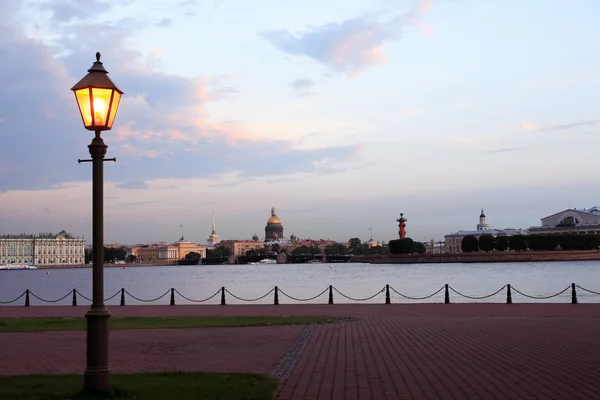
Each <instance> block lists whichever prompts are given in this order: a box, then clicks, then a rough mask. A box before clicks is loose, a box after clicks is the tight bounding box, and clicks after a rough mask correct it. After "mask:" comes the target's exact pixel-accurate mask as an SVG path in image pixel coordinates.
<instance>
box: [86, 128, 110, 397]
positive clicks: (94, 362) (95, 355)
mask: <svg viewBox="0 0 600 400" xmlns="http://www.w3.org/2000/svg"><path fill="white" fill-rule="evenodd" d="M100 133H101V131H96V136H95V137H94V139H92V143H91V144H90V145H89V146H88V148H89V150H90V155H91V156H92V253H93V254H92V260H93V266H92V288H93V291H92V305H91V307H90V309H89V310H88V312H87V313H86V314H85V317H86V319H87V340H86V346H87V351H86V354H87V360H86V368H85V374H84V388H85V390H86V391H92V392H106V391H108V390H109V389H110V383H111V382H110V381H111V371H110V362H109V351H108V346H109V330H108V321H109V318H110V311H108V309H107V308H106V306H105V305H104V165H103V163H104V156H105V155H106V150H107V146H106V145H105V144H104V141H103V140H102V138H101V137H100Z"/></svg>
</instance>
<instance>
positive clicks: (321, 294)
mask: <svg viewBox="0 0 600 400" xmlns="http://www.w3.org/2000/svg"><path fill="white" fill-rule="evenodd" d="M328 290H329V287H326V288H325V290H323V291H322V292H321V293H319V294H318V295H316V296H314V297H311V298H308V299H299V298H297V297H293V296H290V295H289V294H287V293H286V292H284V291H283V290H281V289H279V293H281V294H282V295H284V296H285V297H287V298H289V299H292V300H295V301H311V300H314V299H316V298H318V297H321V296H323V294H325V292H327V291H328Z"/></svg>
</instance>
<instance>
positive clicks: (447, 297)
mask: <svg viewBox="0 0 600 400" xmlns="http://www.w3.org/2000/svg"><path fill="white" fill-rule="evenodd" d="M444 288H445V289H444V304H450V291H449V290H448V284H447V283H446V285H444Z"/></svg>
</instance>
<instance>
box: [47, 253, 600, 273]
mask: <svg viewBox="0 0 600 400" xmlns="http://www.w3.org/2000/svg"><path fill="white" fill-rule="evenodd" d="M598 260H600V251H597V250H583V251H519V252H502V253H500V252H498V253H495V252H490V253H485V252H477V253H452V254H449V253H448V254H446V253H442V254H408V255H389V256H380V255H371V256H355V257H352V258H351V259H350V260H349V261H348V263H370V264H437V263H473V264H479V263H502V262H505V263H510V262H567V261H598ZM203 265H205V264H198V266H203ZM206 265H208V264H206ZM164 266H178V264H177V263H161V264H156V263H152V264H147V263H127V264H104V267H105V268H136V267H164ZM91 267H92V265H91V264H79V265H40V266H38V269H41V270H43V269H48V270H50V269H67V268H91Z"/></svg>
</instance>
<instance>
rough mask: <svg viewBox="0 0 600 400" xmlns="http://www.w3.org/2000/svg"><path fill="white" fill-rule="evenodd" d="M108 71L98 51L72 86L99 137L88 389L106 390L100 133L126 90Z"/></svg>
mask: <svg viewBox="0 0 600 400" xmlns="http://www.w3.org/2000/svg"><path fill="white" fill-rule="evenodd" d="M107 74H108V72H107V71H106V70H105V69H104V67H103V66H102V63H101V62H100V53H96V62H95V63H94V65H93V66H92V67H91V68H90V69H88V74H87V75H86V76H85V77H84V78H83V79H82V80H80V81H79V82H78V83H77V84H76V85H75V86H73V87H72V88H71V90H72V91H73V92H75V99H76V100H77V106H78V107H79V112H80V113H81V118H82V120H83V125H84V126H85V129H87V130H90V131H94V133H95V137H94V138H93V139H92V143H91V144H90V145H89V146H88V149H89V151H90V156H91V157H92V158H91V159H89V160H78V162H80V163H81V162H91V163H92V242H93V245H92V262H93V265H92V287H93V289H92V305H91V307H90V309H89V310H88V312H87V313H86V314H85V318H86V320H87V338H86V347H87V352H86V368H85V375H84V389H85V390H86V391H92V392H104V391H108V390H109V389H110V383H111V382H110V381H111V375H110V374H111V371H110V362H109V350H108V348H109V329H108V320H109V318H110V311H108V309H107V308H106V306H105V305H104V170H103V169H104V168H103V163H104V161H116V159H115V158H104V156H105V155H106V150H107V148H108V146H106V145H105V144H104V141H103V140H102V137H100V134H101V133H102V131H107V130H110V129H111V128H112V125H113V122H114V120H115V116H116V115H117V109H118V108H119V102H120V100H121V95H122V94H123V92H122V91H121V90H120V89H119V88H117V86H116V85H115V84H114V83H113V82H112V81H111V80H110V78H109V77H108V75H107Z"/></svg>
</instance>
